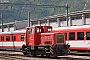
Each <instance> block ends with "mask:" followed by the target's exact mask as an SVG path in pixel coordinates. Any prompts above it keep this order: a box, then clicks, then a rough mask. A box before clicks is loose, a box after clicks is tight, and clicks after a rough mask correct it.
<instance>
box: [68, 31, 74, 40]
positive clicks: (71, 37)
mask: <svg viewBox="0 0 90 60" xmlns="http://www.w3.org/2000/svg"><path fill="white" fill-rule="evenodd" d="M69 40H75V32H70V33H69Z"/></svg>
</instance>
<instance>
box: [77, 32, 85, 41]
mask: <svg viewBox="0 0 90 60" xmlns="http://www.w3.org/2000/svg"><path fill="white" fill-rule="evenodd" d="M77 40H84V32H77Z"/></svg>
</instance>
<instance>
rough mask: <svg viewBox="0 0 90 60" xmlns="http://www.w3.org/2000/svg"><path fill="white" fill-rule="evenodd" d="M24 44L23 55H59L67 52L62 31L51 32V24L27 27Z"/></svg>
mask: <svg viewBox="0 0 90 60" xmlns="http://www.w3.org/2000/svg"><path fill="white" fill-rule="evenodd" d="M25 37H26V38H25V41H26V44H25V45H23V46H22V52H23V54H24V55H27V54H29V55H32V56H37V55H42V56H51V57H52V56H53V57H56V56H60V55H67V54H68V45H66V44H65V41H64V40H65V39H64V34H63V33H53V32H52V27H51V26H35V27H27V28H26V35H25Z"/></svg>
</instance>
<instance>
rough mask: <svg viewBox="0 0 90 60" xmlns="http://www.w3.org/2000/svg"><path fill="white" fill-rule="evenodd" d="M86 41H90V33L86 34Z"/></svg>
mask: <svg viewBox="0 0 90 60" xmlns="http://www.w3.org/2000/svg"><path fill="white" fill-rule="evenodd" d="M86 40H90V32H86Z"/></svg>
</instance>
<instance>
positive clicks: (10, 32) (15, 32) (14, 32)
mask: <svg viewBox="0 0 90 60" xmlns="http://www.w3.org/2000/svg"><path fill="white" fill-rule="evenodd" d="M25 31H26V30H22V31H9V32H1V33H0V34H17V33H25Z"/></svg>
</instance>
